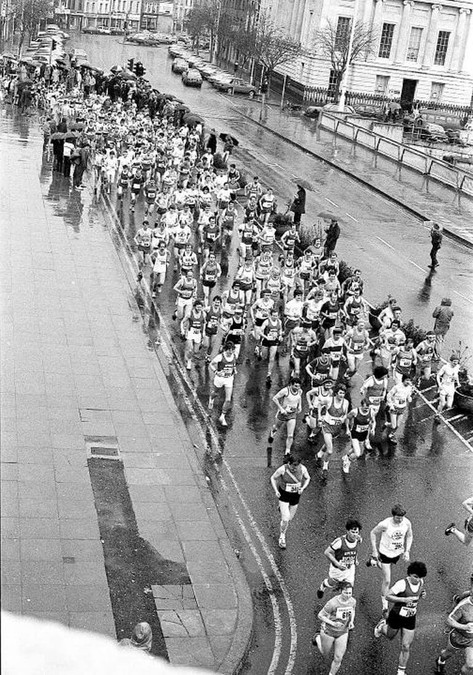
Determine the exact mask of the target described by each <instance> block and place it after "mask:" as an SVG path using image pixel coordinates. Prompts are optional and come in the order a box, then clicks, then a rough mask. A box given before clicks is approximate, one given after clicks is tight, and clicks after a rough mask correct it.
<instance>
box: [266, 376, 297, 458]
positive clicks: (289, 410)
mask: <svg viewBox="0 0 473 675" xmlns="http://www.w3.org/2000/svg"><path fill="white" fill-rule="evenodd" d="M273 402H274V403H275V404H276V405H277V408H278V411H277V413H276V421H275V423H274V424H273V426H272V428H271V431H270V432H269V436H268V443H269V445H270V448H271V447H272V444H273V441H274V436H275V435H276V433H277V431H278V429H279V428H280V427H281V426H282V425H283V424H285V425H286V429H287V436H286V449H285V451H284V453H285V454H286V455H289V453H290V452H291V447H292V443H293V441H294V431H295V428H296V421H297V415H298V413H300V412H301V410H302V387H301V381H300V378H299V377H291V379H290V380H289V384H288V386H287V387H283V388H282V389H280V390H279V391H278V393H277V394H275V395H274V396H273Z"/></svg>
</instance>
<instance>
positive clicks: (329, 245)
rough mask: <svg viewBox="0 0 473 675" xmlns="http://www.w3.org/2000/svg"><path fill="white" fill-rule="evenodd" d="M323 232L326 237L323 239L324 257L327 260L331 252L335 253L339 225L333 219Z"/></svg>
mask: <svg viewBox="0 0 473 675" xmlns="http://www.w3.org/2000/svg"><path fill="white" fill-rule="evenodd" d="M325 232H326V235H327V236H326V238H325V257H326V258H328V257H329V256H330V254H331V253H332V251H335V247H336V246H337V241H338V238H339V236H340V225H339V224H338V222H337V221H336V220H335V218H332V220H331V221H330V225H329V226H328V227H327V229H326V230H325Z"/></svg>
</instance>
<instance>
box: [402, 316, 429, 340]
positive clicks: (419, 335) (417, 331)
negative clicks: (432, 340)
mask: <svg viewBox="0 0 473 675" xmlns="http://www.w3.org/2000/svg"><path fill="white" fill-rule="evenodd" d="M402 332H403V333H404V334H405V336H406V338H407V339H409V338H411V339H412V340H413V342H414V347H416V346H417V345H418V344H419V342H422V340H425V338H426V337H427V331H426V330H425V329H424V328H421V327H420V326H417V325H416V324H415V323H414V320H413V319H410V320H409V321H408V322H407V323H405V324H404V325H403V326H402Z"/></svg>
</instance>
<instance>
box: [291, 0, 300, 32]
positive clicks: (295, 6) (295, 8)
mask: <svg viewBox="0 0 473 675" xmlns="http://www.w3.org/2000/svg"><path fill="white" fill-rule="evenodd" d="M301 2H302V0H293V4H292V12H291V19H290V22H289V35H290V36H291V37H294V36H295V32H296V24H297V15H298V13H299V7H300V4H301Z"/></svg>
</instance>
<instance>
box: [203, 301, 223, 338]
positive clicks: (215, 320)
mask: <svg viewBox="0 0 473 675" xmlns="http://www.w3.org/2000/svg"><path fill="white" fill-rule="evenodd" d="M221 313H222V310H221V309H218V310H215V309H212V307H210V309H208V310H207V313H206V315H205V332H206V333H207V335H216V334H217V332H218V324H219V321H220V315H221Z"/></svg>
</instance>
